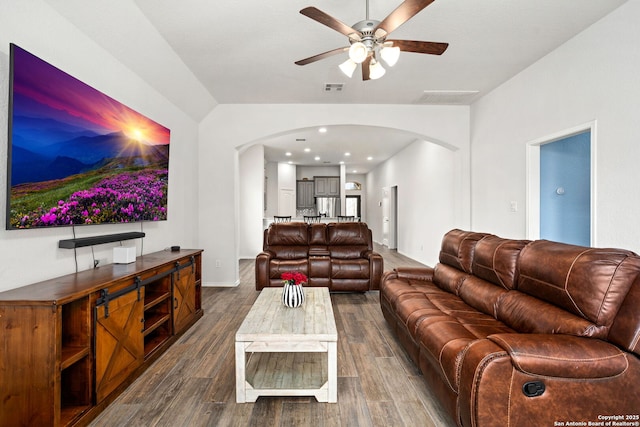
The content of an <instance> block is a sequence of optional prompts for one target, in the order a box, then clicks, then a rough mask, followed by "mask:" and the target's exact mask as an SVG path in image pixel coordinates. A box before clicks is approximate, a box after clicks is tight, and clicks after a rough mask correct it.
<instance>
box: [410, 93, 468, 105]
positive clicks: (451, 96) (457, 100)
mask: <svg viewBox="0 0 640 427" xmlns="http://www.w3.org/2000/svg"><path fill="white" fill-rule="evenodd" d="M478 93H479V91H477V90H425V91H424V92H423V93H422V96H421V97H420V98H418V100H417V101H416V104H443V105H469V104H471V102H472V101H473V100H474V99H475V97H476V95H478Z"/></svg>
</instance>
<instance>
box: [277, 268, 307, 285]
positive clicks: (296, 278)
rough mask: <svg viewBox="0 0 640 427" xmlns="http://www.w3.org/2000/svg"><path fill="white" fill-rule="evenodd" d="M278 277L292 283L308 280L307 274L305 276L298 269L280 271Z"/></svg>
mask: <svg viewBox="0 0 640 427" xmlns="http://www.w3.org/2000/svg"><path fill="white" fill-rule="evenodd" d="M280 278H281V279H282V281H283V282H288V283H289V284H292V285H302V284H304V283H307V280H308V279H307V276H305V275H304V273H300V272H298V271H287V272H285V273H282V275H281V276H280Z"/></svg>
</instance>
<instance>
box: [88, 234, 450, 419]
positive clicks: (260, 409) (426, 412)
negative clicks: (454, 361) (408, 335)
mask: <svg viewBox="0 0 640 427" xmlns="http://www.w3.org/2000/svg"><path fill="white" fill-rule="evenodd" d="M376 250H377V251H378V252H380V253H381V254H382V255H383V257H384V262H385V266H384V267H385V270H391V269H393V268H394V267H395V266H398V265H404V266H406V265H420V264H419V263H417V262H416V261H414V260H411V259H409V258H407V257H404V256H402V255H399V254H398V253H397V252H396V251H390V250H387V249H386V248H384V247H382V246H379V245H376ZM202 294H203V295H202V301H203V302H202V304H203V309H204V316H203V317H202V318H201V319H200V320H199V321H198V322H197V323H196V324H195V325H194V326H193V327H192V328H191V329H189V330H188V331H187V332H186V333H185V334H184V335H183V336H182V337H181V338H180V339H179V340H178V341H177V342H176V343H175V344H174V345H173V346H172V347H171V348H169V349H168V350H167V351H166V352H165V353H164V354H163V355H162V356H161V357H160V358H159V359H158V360H157V361H156V362H155V363H154V364H153V365H152V366H151V367H150V368H149V369H148V370H147V371H146V372H145V373H144V374H143V375H142V376H140V377H139V378H138V379H137V380H136V381H135V382H134V383H133V384H131V386H129V387H128V388H127V389H126V391H125V392H124V393H122V394H121V395H120V396H119V397H118V398H117V399H116V400H115V401H114V402H113V403H112V404H111V405H109V406H108V407H107V409H106V410H105V411H104V412H102V413H101V414H100V415H99V416H98V418H96V419H95V420H94V421H93V422H92V424H91V425H92V426H109V427H111V426H258V427H270V426H307V425H309V426H345V427H346V426H409V425H411V426H437V427H441V426H454V424H453V423H452V421H451V420H450V419H449V418H448V417H447V415H446V414H444V413H443V410H442V408H441V407H440V405H439V403H438V402H437V401H435V399H434V398H433V397H432V394H431V391H430V390H429V389H428V387H427V386H426V384H425V382H424V380H423V378H422V376H421V375H420V372H419V370H418V369H417V368H416V366H415V365H414V364H413V363H412V362H411V360H410V359H409V358H408V357H407V355H406V354H405V352H404V350H403V349H402V347H401V346H400V344H399V343H398V342H397V340H396V339H395V337H394V336H393V334H392V333H391V331H390V329H389V328H388V326H387V323H386V321H385V319H384V317H383V316H382V312H381V311H380V302H379V293H378V292H377V291H373V292H367V293H365V294H360V293H353V294H351V293H337V294H332V295H331V300H332V304H333V310H334V314H335V319H336V325H337V327H338V403H318V402H317V401H316V400H315V398H313V397H309V398H306V397H303V398H282V397H280V398H276V397H273V398H269V397H260V398H259V399H258V401H257V402H256V403H240V404H238V403H236V401H235V400H236V396H235V358H234V337H235V333H236V331H237V329H238V328H239V327H240V324H241V323H242V320H243V319H244V317H245V315H246V313H247V312H248V311H249V309H250V308H251V305H252V304H253V302H254V301H255V299H256V297H257V295H258V292H256V290H255V276H254V261H253V260H242V261H240V285H239V286H238V287H235V288H203V291H202Z"/></svg>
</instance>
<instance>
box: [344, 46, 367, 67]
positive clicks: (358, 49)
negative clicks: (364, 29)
mask: <svg viewBox="0 0 640 427" xmlns="http://www.w3.org/2000/svg"><path fill="white" fill-rule="evenodd" d="M367 55H369V50H368V49H367V46H365V44H364V43H362V42H355V43H353V44H352V45H351V47H350V48H349V58H350V59H351V60H352V61H353V62H355V63H356V64H361V63H362V62H363V61H364V60H365V59H367Z"/></svg>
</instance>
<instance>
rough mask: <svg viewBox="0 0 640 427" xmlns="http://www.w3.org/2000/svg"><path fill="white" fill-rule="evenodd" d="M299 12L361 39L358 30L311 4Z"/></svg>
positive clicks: (351, 36)
mask: <svg viewBox="0 0 640 427" xmlns="http://www.w3.org/2000/svg"><path fill="white" fill-rule="evenodd" d="M432 1H433V0H432ZM300 13H301V14H303V15H304V16H306V17H309V18H311V19H313V20H314V21H317V22H319V23H321V24H323V25H326V26H327V27H329V28H331V29H334V30H336V31H337V32H339V33H341V34H344V35H345V36H348V37H349V38H352V39H354V40H356V41H360V40H361V37H360V33H359V32H358V31H356V30H354V29H353V28H351V27H350V26H348V25H347V24H345V23H344V22H342V21H340V20H338V19H336V18H334V17H333V16H330V15H327V14H326V13H324V12H323V11H321V10H319V9H317V8H315V7H313V6H309V7H305V8H304V9H302V10H301V11H300Z"/></svg>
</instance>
